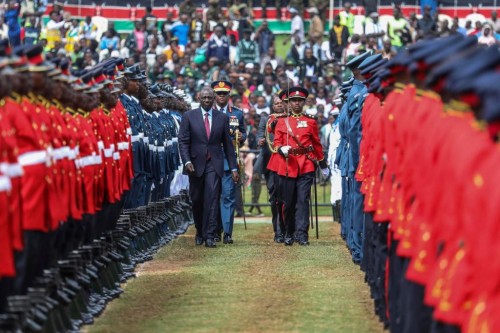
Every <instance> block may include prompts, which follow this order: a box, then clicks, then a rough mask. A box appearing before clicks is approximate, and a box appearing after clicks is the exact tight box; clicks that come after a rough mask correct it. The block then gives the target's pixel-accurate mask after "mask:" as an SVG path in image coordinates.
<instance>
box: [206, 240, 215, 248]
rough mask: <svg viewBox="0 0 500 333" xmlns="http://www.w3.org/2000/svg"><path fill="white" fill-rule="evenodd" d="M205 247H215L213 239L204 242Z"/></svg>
mask: <svg viewBox="0 0 500 333" xmlns="http://www.w3.org/2000/svg"><path fill="white" fill-rule="evenodd" d="M205 246H206V247H217V245H216V244H215V240H213V239H207V241H206V242H205Z"/></svg>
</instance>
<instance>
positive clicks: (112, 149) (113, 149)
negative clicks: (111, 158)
mask: <svg viewBox="0 0 500 333" xmlns="http://www.w3.org/2000/svg"><path fill="white" fill-rule="evenodd" d="M109 148H110V149H111V151H113V152H114V151H115V144H114V143H112V144H110V145H109Z"/></svg>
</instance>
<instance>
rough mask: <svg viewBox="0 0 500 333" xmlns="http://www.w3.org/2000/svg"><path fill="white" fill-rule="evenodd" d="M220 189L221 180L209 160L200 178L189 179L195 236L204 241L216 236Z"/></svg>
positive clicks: (192, 177)
mask: <svg viewBox="0 0 500 333" xmlns="http://www.w3.org/2000/svg"><path fill="white" fill-rule="evenodd" d="M220 188H221V179H220V177H219V176H218V175H217V173H216V172H215V169H214V167H213V164H212V162H211V160H208V161H207V163H206V165H205V170H204V172H203V175H202V176H201V177H194V176H190V177H189V195H190V197H191V201H192V205H193V218H194V223H195V226H196V235H197V236H198V237H202V238H203V239H205V240H206V239H214V238H215V236H216V229H217V215H218V211H219V209H220V206H219V198H220Z"/></svg>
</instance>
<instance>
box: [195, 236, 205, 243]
mask: <svg viewBox="0 0 500 333" xmlns="http://www.w3.org/2000/svg"><path fill="white" fill-rule="evenodd" d="M194 242H195V244H196V245H203V237H199V236H196V237H195V238H194Z"/></svg>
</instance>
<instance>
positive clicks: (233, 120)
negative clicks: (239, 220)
mask: <svg viewBox="0 0 500 333" xmlns="http://www.w3.org/2000/svg"><path fill="white" fill-rule="evenodd" d="M211 87H212V89H213V90H214V93H215V103H214V108H215V109H216V110H218V111H220V112H222V113H224V114H226V115H227V116H228V117H229V132H230V134H231V140H233V145H234V147H235V148H236V145H241V144H242V143H243V142H245V140H246V138H247V134H246V129H245V122H244V119H243V111H242V110H240V109H238V108H236V107H234V106H232V105H229V104H228V102H229V93H230V92H231V88H232V87H233V86H232V84H231V83H230V82H227V81H214V82H212V84H211ZM235 154H236V152H235ZM236 158H238V156H236ZM221 188H222V192H221V196H220V218H221V222H222V228H223V230H224V239H223V242H224V244H232V243H233V239H232V234H233V225H234V206H235V203H236V196H235V191H236V190H237V188H239V186H237V185H236V184H235V183H234V182H233V179H232V177H231V170H230V169H229V164H228V162H227V159H226V158H224V176H223V177H222V180H221ZM219 228H220V224H219ZM220 231H221V230H220V229H219V230H218V235H220Z"/></svg>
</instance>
